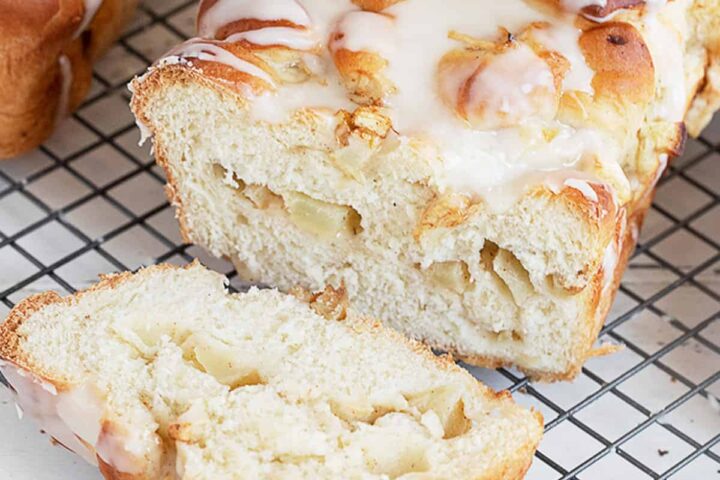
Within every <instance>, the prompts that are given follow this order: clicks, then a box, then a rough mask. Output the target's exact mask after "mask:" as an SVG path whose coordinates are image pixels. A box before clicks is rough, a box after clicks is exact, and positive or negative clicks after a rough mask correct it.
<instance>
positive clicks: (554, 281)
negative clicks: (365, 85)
mask: <svg viewBox="0 0 720 480" xmlns="http://www.w3.org/2000/svg"><path fill="white" fill-rule="evenodd" d="M133 89H134V96H133V109H134V111H135V114H136V116H137V118H138V120H139V122H141V123H142V124H143V125H146V126H147V128H148V129H149V130H150V131H151V132H152V133H153V134H154V144H155V152H156V158H157V160H158V162H159V163H160V164H161V165H163V167H164V168H165V170H166V173H167V177H168V182H169V186H168V190H167V191H168V194H169V197H170V200H171V202H172V203H173V204H174V205H175V206H176V207H178V219H179V221H180V225H181V229H182V231H183V235H184V237H185V238H186V239H187V240H189V241H192V242H195V243H200V244H202V245H204V246H206V247H207V248H209V250H211V251H212V252H213V253H215V254H217V255H222V256H226V257H228V258H231V259H233V261H234V262H235V265H236V267H237V269H238V272H239V273H240V274H241V276H242V277H243V278H245V279H246V280H250V281H255V282H262V283H265V284H270V285H274V286H277V287H278V288H281V289H284V290H287V289H290V288H292V287H293V286H295V285H301V286H304V287H306V288H309V289H319V288H322V287H323V286H324V285H326V284H333V285H336V286H338V285H340V283H342V282H344V283H345V285H346V289H347V291H348V295H349V298H350V299H351V303H352V304H353V305H354V307H355V308H356V309H357V311H360V312H364V313H368V314H370V315H373V316H376V317H378V318H381V319H382V320H383V321H385V322H388V323H389V324H390V325H391V326H393V327H395V328H398V329H400V330H402V331H403V332H405V333H407V334H408V335H410V336H413V337H415V338H417V339H421V340H423V341H424V342H426V343H428V344H430V345H431V346H433V347H436V348H439V349H442V350H445V351H449V352H452V353H453V354H454V355H457V356H460V357H463V358H466V359H474V360H475V363H479V364H481V365H487V366H491V365H499V364H501V365H516V366H519V367H520V368H521V369H522V370H524V371H526V372H528V373H530V374H531V375H532V376H533V377H534V378H541V377H542V378H554V379H562V378H569V377H571V376H573V375H575V373H576V372H577V371H578V370H579V366H580V365H581V364H582V363H583V361H584V360H585V358H586V357H587V355H588V354H589V351H590V348H591V346H592V343H593V341H594V336H593V335H589V336H587V335H586V332H591V333H592V332H595V333H596V332H597V330H598V329H599V326H600V324H601V323H602V319H603V318H604V316H603V314H602V313H600V312H602V311H604V310H600V308H599V302H600V296H601V290H602V284H603V282H604V280H603V279H605V278H612V277H613V276H614V274H615V271H616V270H619V269H621V268H622V264H621V263H619V262H618V263H616V264H613V265H611V268H612V271H608V272H607V273H606V272H605V271H606V270H608V266H605V271H604V270H603V269H602V268H601V259H602V258H603V254H604V252H605V250H606V249H607V245H608V243H613V242H616V241H617V239H613V237H614V236H615V232H614V231H615V229H616V219H617V217H618V210H617V208H618V207H617V205H616V203H615V200H614V198H613V194H612V192H611V190H610V189H608V188H607V187H606V186H603V185H601V184H593V183H584V182H579V184H577V185H576V184H574V183H572V182H571V183H568V184H563V183H562V181H560V182H558V185H554V186H553V187H552V188H540V189H538V190H535V191H533V192H531V193H529V194H528V195H527V196H526V197H525V198H524V199H523V200H522V201H520V202H518V203H517V204H516V205H514V206H513V207H511V208H509V209H508V210H507V211H503V212H495V211H494V210H493V209H492V208H489V207H488V206H487V205H486V204H485V203H484V202H481V201H480V202H478V201H477V200H473V199H472V198H471V197H466V196H463V195H459V194H457V195H456V194H451V193H441V192H440V191H439V189H438V188H437V187H435V186H431V185H428V182H430V180H428V179H431V178H432V175H433V173H432V172H433V168H434V167H433V166H432V164H431V163H429V162H430V160H429V159H428V157H427V152H426V151H425V150H423V147H422V146H421V145H419V144H418V143H417V141H416V140H414V139H407V138H398V137H397V135H396V134H394V133H393V132H392V131H390V130H389V129H388V128H385V127H384V124H382V122H378V121H376V120H377V119H378V117H377V115H376V114H375V113H374V111H373V110H372V109H365V108H360V109H358V110H356V111H355V112H353V113H352V114H351V113H348V112H342V113H341V114H338V115H336V116H332V115H330V117H332V118H333V120H331V121H329V120H328V118H329V117H328V113H327V112H318V111H303V112H299V113H298V114H297V115H296V116H295V117H294V120H293V121H292V122H288V123H284V124H281V125H269V124H265V123H254V122H253V121H252V120H250V119H249V118H248V116H247V112H246V110H245V109H246V100H245V99H244V98H243V97H242V95H239V94H238V93H237V92H236V91H235V90H234V89H232V88H227V87H226V86H223V85H221V84H217V83H215V82H214V81H212V80H210V79H208V78H207V77H204V76H203V75H202V74H200V73H198V72H197V71H195V70H194V69H192V68H189V67H187V66H186V65H167V66H164V67H160V68H157V69H155V70H153V71H152V72H151V73H150V74H149V75H148V76H146V77H144V78H143V79H142V80H139V81H136V82H135V83H134V85H133ZM187 99H193V100H192V101H186V100H187ZM201 125H202V127H200V126H201ZM249 158H252V161H247V159H249ZM180 159H182V160H180ZM300 172H303V173H302V174H301V173H300ZM199 191H203V192H204V193H203V194H202V195H196V194H193V193H192V192H199ZM517 232H524V234H523V236H522V237H519V236H518V235H517ZM390 246H392V247H390ZM392 252H400V254H399V255H398V254H396V253H392ZM353 270H356V271H358V272H361V274H360V275H357V274H355V273H354V272H353Z"/></svg>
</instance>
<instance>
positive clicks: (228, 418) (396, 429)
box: [0, 264, 542, 480]
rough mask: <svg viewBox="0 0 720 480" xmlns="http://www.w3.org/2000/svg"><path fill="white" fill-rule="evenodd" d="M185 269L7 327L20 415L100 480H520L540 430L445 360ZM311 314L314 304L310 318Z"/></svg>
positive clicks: (30, 310)
mask: <svg viewBox="0 0 720 480" xmlns="http://www.w3.org/2000/svg"><path fill="white" fill-rule="evenodd" d="M223 282H224V279H223V278H222V277H221V276H219V275H217V274H215V273H211V272H209V271H208V270H206V269H205V268H204V267H201V266H200V265H199V264H193V265H190V266H188V267H186V268H185V269H178V268H174V267H169V266H160V267H152V268H148V269H145V270H142V271H140V272H138V273H137V274H134V275H131V274H122V275H120V276H110V277H107V278H105V279H103V281H101V282H100V283H99V284H98V285H97V286H95V287H93V288H91V289H90V290H88V291H85V292H82V293H80V294H77V295H75V296H71V297H68V298H65V299H61V298H59V297H57V296H49V295H48V296H43V297H32V298H30V299H28V300H26V301H25V302H22V303H20V304H19V305H18V306H16V308H15V309H14V310H13V312H11V315H10V317H9V320H8V323H5V324H4V325H3V326H2V327H0V338H1V339H2V340H3V350H2V351H1V352H0V357H1V358H2V359H3V361H4V363H3V366H2V367H1V368H2V371H3V373H4V374H5V376H6V377H7V378H8V380H9V381H10V383H11V385H13V387H14V388H15V390H16V392H17V395H18V401H19V404H20V406H21V407H22V408H24V409H25V412H26V414H28V416H30V417H34V418H43V419H45V421H46V422H47V421H48V420H51V422H50V423H49V427H48V426H47V425H44V426H43V428H45V429H46V430H47V431H48V433H49V434H50V435H52V436H53V437H54V438H56V440H58V441H59V442H60V443H62V444H64V445H65V446H67V447H68V448H70V449H71V450H73V451H75V452H76V453H77V454H79V455H81V456H83V457H84V458H86V459H87V460H88V461H91V462H93V463H96V464H98V465H99V468H100V469H101V471H102V472H103V475H105V476H106V478H123V479H125V478H128V479H129V478H132V479H151V478H153V479H154V478H171V479H172V478H178V479H183V478H186V479H189V478H192V479H216V478H235V477H234V476H233V475H236V474H237V472H242V473H243V475H247V476H249V477H251V478H269V477H273V476H277V477H285V478H328V479H331V478H333V479H334V478H339V477H349V476H350V477H351V476H363V478H369V479H371V478H378V479H381V478H407V479H410V478H417V475H426V476H431V477H437V476H441V477H450V478H457V479H464V478H466V479H475V478H487V479H498V480H499V479H501V478H502V479H507V478H512V479H514V478H518V479H519V478H521V477H522V475H523V474H524V472H525V470H526V469H527V467H528V466H529V463H530V461H531V459H532V454H533V452H534V449H535V447H536V446H537V443H538V441H539V438H540V435H541V433H542V420H541V417H540V415H539V414H537V413H533V412H528V411H526V410H523V409H521V408H519V407H518V406H516V405H515V404H514V403H513V402H512V400H511V398H510V397H509V395H504V394H496V393H494V392H493V391H491V390H490V389H488V388H486V387H484V386H482V385H480V384H479V383H478V382H477V381H476V380H475V379H473V378H472V377H471V376H470V375H469V374H468V373H467V372H465V371H463V370H462V369H460V368H459V367H457V366H455V365H454V364H453V363H452V362H451V361H450V360H448V359H445V358H440V357H435V356H434V355H433V354H432V353H431V352H430V351H429V350H428V349H427V348H426V347H424V346H421V345H420V344H417V343H415V342H412V341H408V340H406V339H404V338H403V337H402V336H401V335H399V334H398V333H395V332H393V331H391V330H388V329H385V328H384V327H382V326H380V324H378V323H374V322H370V321H367V320H364V319H362V318H359V317H357V316H355V315H353V314H352V313H345V309H344V306H343V305H344V303H343V302H344V300H343V298H344V297H343V295H342V292H341V291H338V290H334V289H330V290H328V291H326V292H324V293H320V294H315V295H310V296H306V295H300V296H301V297H303V300H300V299H298V298H295V297H292V296H289V295H284V294H280V293H278V292H276V291H272V290H262V291H261V290H257V289H252V290H250V291H249V292H247V293H242V294H230V293H228V292H227V291H226V289H225V288H224V286H223ZM307 302H310V303H307Z"/></svg>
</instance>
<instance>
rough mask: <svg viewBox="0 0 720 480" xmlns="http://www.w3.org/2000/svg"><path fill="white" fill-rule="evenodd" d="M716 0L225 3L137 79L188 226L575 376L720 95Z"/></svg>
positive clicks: (211, 243)
mask: <svg viewBox="0 0 720 480" xmlns="http://www.w3.org/2000/svg"><path fill="white" fill-rule="evenodd" d="M719 27H720V2H718V0H704V1H700V0H696V1H691V0H670V1H662V0H657V1H652V2H650V1H648V2H644V1H632V2H630V1H607V2H606V1H599V0H597V1H596V0H544V1H540V0H534V1H531V0H528V1H522V0H507V1H502V2H500V1H491V0H477V1H472V2H468V1H464V0H399V1H398V0H395V1H391V0H354V1H350V0H279V1H276V2H254V1H250V0H214V1H212V0H210V1H204V2H202V4H201V7H200V11H199V19H198V29H199V36H198V38H195V39H192V40H190V41H188V42H187V43H185V44H183V45H180V46H178V47H177V48H176V49H174V50H173V51H172V52H170V53H169V54H168V55H167V56H166V57H165V58H162V59H161V60H159V61H158V62H157V64H156V65H154V66H153V67H152V68H151V69H150V70H149V72H148V73H147V74H146V75H144V76H142V77H140V78H138V79H136V80H135V81H134V82H133V83H132V86H131V87H132V89H133V90H134V96H133V100H132V108H133V110H134V112H135V115H136V117H137V120H138V124H139V125H140V126H141V128H142V129H143V132H144V135H152V136H153V140H154V147H155V154H156V157H157V160H158V162H159V163H160V164H161V165H162V166H163V167H164V168H165V171H166V173H167V178H168V187H167V192H168V195H169V197H170V199H171V200H172V202H173V203H174V204H175V205H176V206H177V211H178V219H179V221H180V224H181V228H182V231H183V234H184V236H185V238H186V239H187V240H188V241H191V242H195V243H199V244H201V245H204V246H205V247H207V248H208V249H209V250H211V251H212V252H214V253H215V254H216V255H222V256H226V257H229V258H231V259H233V260H234V262H235V263H236V265H237V267H238V270H239V272H240V273H241V275H243V276H245V277H246V278H247V279H249V280H253V281H257V282H263V283H267V284H271V285H275V286H277V287H279V288H282V289H289V288H291V287H292V286H294V285H302V286H305V287H307V288H310V289H320V288H322V287H323V286H324V285H325V284H331V285H335V286H340V285H344V286H345V288H346V289H347V291H348V293H349V296H350V299H351V302H352V305H353V306H354V308H357V309H358V310H359V311H362V312H365V313H367V314H370V315H374V316H377V317H378V318H381V319H382V320H384V321H386V322H388V323H389V324H390V325H392V326H393V327H396V328H398V329H400V330H401V331H403V332H405V333H407V334H409V335H411V336H412V337H414V338H417V339H420V340H423V341H425V342H427V343H428V344H430V345H431V346H433V347H435V348H438V349H442V350H446V351H450V352H452V353H453V354H454V355H456V356H458V357H460V358H463V359H465V360H466V361H468V362H471V363H474V364H479V365H487V366H499V365H516V366H518V367H519V368H521V369H522V370H523V371H524V372H526V373H528V374H529V375H531V376H532V377H534V378H537V379H544V380H555V379H566V378H572V377H573V376H574V375H576V374H577V373H578V372H579V370H580V367H581V366H582V364H583V362H584V361H585V360H586V359H587V358H588V357H589V356H591V355H593V354H598V353H601V351H600V350H595V349H593V343H594V342H595V340H596V337H597V334H598V331H599V330H600V327H601V325H602V324H603V321H604V319H605V316H606V314H607V312H608V309H609V306H610V304H611V302H612V299H613V296H614V293H615V291H616V289H617V283H618V281H619V278H620V276H621V273H622V271H623V268H624V267H625V265H626V263H627V259H628V256H629V254H630V252H631V250H632V248H633V246H634V244H635V241H636V239H637V234H638V229H639V228H640V224H641V223H642V218H643V215H644V213H645V211H646V209H647V208H648V205H649V203H650V201H651V199H652V194H653V188H654V185H655V183H656V181H657V179H658V178H659V177H660V175H661V174H662V172H663V171H664V169H665V167H666V165H667V162H668V161H669V160H670V159H672V158H673V157H675V156H677V155H678V154H679V153H680V151H681V150H682V147H683V141H684V137H685V132H686V129H687V131H689V132H690V133H692V134H697V133H698V132H699V131H700V129H701V128H702V127H703V125H704V124H705V123H706V122H707V120H708V119H709V118H710V115H711V114H712V112H713V111H714V110H715V109H716V108H717V107H718V104H720V93H718V88H720V80H719V79H720V76H718V75H717V68H718V58H720V56H718V51H717V48H718V45H720V42H719V40H720V37H719V35H720V33H719V32H720V28H719Z"/></svg>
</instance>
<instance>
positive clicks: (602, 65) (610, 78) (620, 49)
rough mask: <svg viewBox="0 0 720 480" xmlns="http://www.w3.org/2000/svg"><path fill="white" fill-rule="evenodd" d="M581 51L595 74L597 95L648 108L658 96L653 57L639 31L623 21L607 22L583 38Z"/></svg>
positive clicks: (581, 37) (593, 83) (589, 30)
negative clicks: (647, 105) (656, 93)
mask: <svg viewBox="0 0 720 480" xmlns="http://www.w3.org/2000/svg"><path fill="white" fill-rule="evenodd" d="M579 43H580V48H581V49H582V52H583V55H584V56H585V59H586V61H587V63H588V65H589V66H590V68H592V69H593V70H594V71H595V76H594V77H593V81H592V86H593V89H594V90H595V93H596V95H598V96H600V97H610V98H612V99H614V100H615V101H618V102H622V103H633V104H640V105H646V104H647V103H649V102H650V101H651V100H652V99H653V96H654V95H655V69H654V67H653V61H652V57H651V56H650V51H649V50H648V47H647V45H646V44H645V41H644V40H643V38H642V35H640V32H638V30H637V29H636V28H635V27H634V26H632V25H630V24H629V23H624V22H607V23H603V24H600V25H597V26H595V27H592V28H590V29H588V30H585V31H584V32H583V33H582V35H580V40H579Z"/></svg>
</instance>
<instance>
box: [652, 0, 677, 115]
mask: <svg viewBox="0 0 720 480" xmlns="http://www.w3.org/2000/svg"><path fill="white" fill-rule="evenodd" d="M644 33H645V38H646V39H647V41H646V43H647V45H648V48H649V50H650V54H651V55H652V59H653V65H654V67H655V78H656V87H655V88H656V91H657V92H658V98H659V99H660V102H658V103H657V104H656V107H655V115H656V116H657V117H658V118H660V119H663V120H667V121H669V122H681V121H682V120H683V118H685V110H686V107H687V87H686V84H685V61H684V52H683V47H682V46H683V45H684V43H685V42H684V39H683V36H682V34H681V32H678V31H677V30H676V29H673V28H671V27H670V26H668V25H667V24H666V21H665V20H664V19H663V18H662V17H660V16H658V15H656V14H654V13H653V14H648V15H646V16H645V30H644Z"/></svg>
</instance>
